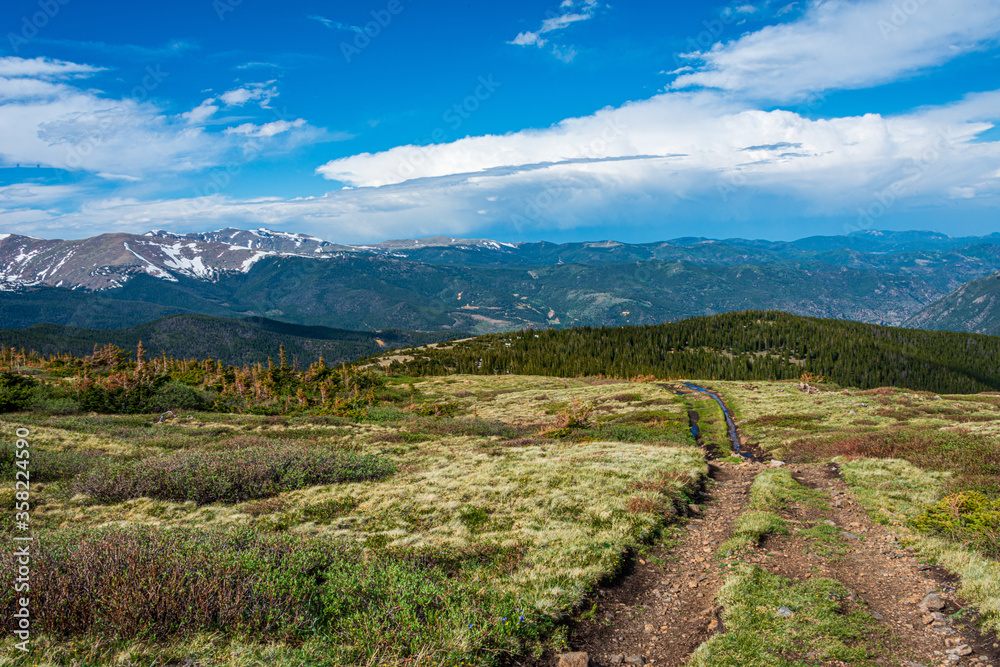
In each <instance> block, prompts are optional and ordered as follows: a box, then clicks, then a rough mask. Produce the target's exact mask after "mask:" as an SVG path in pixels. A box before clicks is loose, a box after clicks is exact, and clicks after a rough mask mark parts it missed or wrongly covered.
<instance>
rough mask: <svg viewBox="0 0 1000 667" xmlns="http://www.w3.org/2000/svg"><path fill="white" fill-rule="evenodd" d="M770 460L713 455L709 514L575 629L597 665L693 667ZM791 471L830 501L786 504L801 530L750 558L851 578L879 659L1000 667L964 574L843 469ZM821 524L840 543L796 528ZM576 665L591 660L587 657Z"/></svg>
mask: <svg viewBox="0 0 1000 667" xmlns="http://www.w3.org/2000/svg"><path fill="white" fill-rule="evenodd" d="M763 469H764V466H763V465H762V464H759V463H744V464H741V465H734V464H728V463H721V462H720V463H713V464H712V476H713V479H714V482H713V483H712V484H711V485H710V487H709V489H708V496H707V498H706V502H705V505H704V509H703V511H702V516H701V518H694V519H690V520H689V521H688V523H687V525H686V526H685V527H684V528H683V529H682V530H681V532H680V533H679V535H677V536H676V537H675V539H674V542H673V543H671V544H665V545H663V546H662V547H659V548H656V549H653V550H651V552H650V553H649V554H648V555H644V556H637V557H636V561H635V566H634V569H633V570H632V571H630V572H629V573H627V574H626V575H625V576H624V577H623V578H622V579H621V580H620V581H618V582H616V584H615V585H613V586H611V587H608V588H606V589H603V590H602V591H600V594H599V596H598V597H597V604H596V606H595V607H594V608H593V609H592V610H591V612H592V613H590V614H587V615H585V616H589V618H584V619H581V620H580V621H578V622H577V623H576V624H575V625H574V627H573V628H572V640H571V644H572V646H573V648H574V650H576V651H581V652H586V653H587V654H588V656H589V659H590V660H591V661H592V664H597V665H615V664H622V663H625V664H647V665H656V666H659V665H663V666H665V667H668V666H670V667H672V666H675V665H676V666H679V665H683V664H684V663H685V662H686V661H687V660H688V658H689V657H690V655H691V653H692V652H693V651H694V649H695V648H696V647H697V646H698V645H699V644H700V643H702V642H703V641H704V640H705V639H707V638H708V637H709V636H710V635H711V634H712V633H714V632H718V631H724V629H723V628H722V627H721V624H720V621H719V612H720V610H719V609H718V608H717V607H716V606H715V603H714V597H715V594H716V592H717V591H718V589H719V587H720V586H721V585H722V583H723V581H724V578H725V573H724V572H723V564H722V561H720V560H719V559H718V558H716V551H717V549H718V546H719V545H720V544H721V543H722V542H723V541H724V540H725V539H726V538H727V537H729V535H730V534H731V531H732V526H733V522H734V520H735V519H736V517H737V516H738V515H739V514H741V513H742V512H743V511H745V507H746V503H747V496H748V492H749V489H750V486H751V484H752V483H753V480H754V478H755V477H756V475H757V474H759V472H760V471H761V470H763ZM790 470H791V472H792V474H793V477H794V478H795V479H796V480H797V481H799V483H801V484H803V485H804V486H807V487H809V488H812V489H815V490H818V491H819V492H820V493H821V496H820V497H821V498H822V501H820V502H812V503H804V504H801V505H796V504H792V505H791V506H789V507H787V508H785V509H784V510H783V511H782V514H783V516H784V518H785V519H786V520H787V521H788V522H789V524H790V526H791V527H792V531H791V534H790V535H776V536H771V537H769V538H767V539H765V541H764V542H763V543H762V544H761V545H759V546H758V547H757V548H756V549H754V551H753V553H752V554H750V555H749V556H748V557H747V558H745V560H748V561H749V562H750V563H752V564H754V565H758V566H760V567H762V568H764V569H766V570H768V571H770V572H773V573H776V574H780V575H781V576H783V577H786V578H788V579H790V580H793V581H796V580H799V581H800V580H803V579H807V578H810V577H826V578H830V579H835V580H838V581H840V582H841V583H842V584H844V585H845V586H847V588H848V589H849V590H850V591H851V594H852V598H855V597H856V600H855V603H856V604H857V605H859V606H860V607H862V608H866V609H867V610H868V611H869V612H870V613H872V614H873V616H874V617H875V619H878V621H879V622H880V623H882V624H883V625H884V627H885V629H886V630H887V633H886V636H887V639H886V640H885V641H884V642H882V643H881V644H880V646H882V648H881V649H880V651H881V653H882V654H881V655H878V656H873V662H875V663H876V664H880V665H898V666H900V667H932V666H936V665H956V664H958V665H964V664H967V665H975V666H976V667H1000V644H998V640H997V637H996V636H994V635H990V636H983V635H981V634H980V633H979V632H978V630H977V628H976V623H975V621H976V616H975V614H974V613H973V612H972V610H969V609H966V608H965V606H964V604H963V602H962V600H961V599H959V598H958V597H956V595H955V592H956V588H955V583H954V580H953V579H952V578H951V577H949V575H948V574H947V573H946V572H944V571H942V570H940V569H938V568H935V567H931V566H929V565H926V564H924V563H922V562H921V561H920V560H919V559H917V558H916V557H915V555H914V553H913V552H912V550H910V549H906V548H904V547H902V546H901V545H900V544H899V543H898V542H897V540H896V536H895V535H893V534H892V532H891V530H890V529H888V528H887V527H884V526H880V525H878V524H874V523H872V522H871V521H870V520H869V519H868V517H867V515H866V514H865V513H864V511H863V510H862V509H861V508H860V507H859V506H858V505H857V504H856V503H855V502H854V500H853V498H852V497H851V494H850V491H849V490H848V488H847V486H846V485H845V484H844V482H843V481H841V480H840V478H839V474H838V472H837V469H836V467H835V466H832V465H831V466H812V465H793V466H790ZM817 525H825V526H835V527H836V529H837V530H836V531H834V532H837V531H839V538H838V539H837V541H836V543H834V544H832V545H831V544H821V543H818V542H817V541H816V540H815V539H812V538H809V537H803V536H801V535H799V534H798V530H800V529H807V528H810V527H813V526H817ZM563 663H564V665H572V664H573V663H572V662H571V661H566V660H564V661H563ZM577 664H583V663H580V662H579V657H578V658H577ZM802 664H804V665H805V664H819V663H817V662H816V661H810V662H803V663H802ZM829 664H833V663H829ZM837 664H843V663H837Z"/></svg>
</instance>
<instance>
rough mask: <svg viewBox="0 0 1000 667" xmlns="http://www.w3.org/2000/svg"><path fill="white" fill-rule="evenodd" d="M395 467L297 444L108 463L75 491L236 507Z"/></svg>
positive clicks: (114, 498)
mask: <svg viewBox="0 0 1000 667" xmlns="http://www.w3.org/2000/svg"><path fill="white" fill-rule="evenodd" d="M394 472H395V466H394V464H393V463H392V462H391V461H389V460H387V459H384V458H382V457H379V456H375V455H358V454H352V453H341V452H333V451H330V450H325V449H320V448H307V447H303V446H301V445H282V446H267V445H256V446H251V447H246V448H243V449H237V450H229V451H205V450H184V451H178V452H173V453H171V454H166V455H163V456H155V457H150V458H146V459H142V460H140V461H130V462H125V463H112V464H110V465H107V466H104V467H101V468H99V469H95V470H93V471H91V472H89V473H88V474H86V475H83V476H81V477H80V478H79V479H78V480H77V482H76V485H75V486H76V490H77V491H79V492H82V493H86V494H89V495H91V496H93V497H94V498H96V499H98V500H100V501H102V502H121V501H123V500H130V499H133V498H144V497H148V498H158V499H161V500H176V501H188V500H193V501H195V502H196V503H198V504H199V505H201V504H206V503H215V502H223V503H240V502H245V501H247V500H254V499H257V498H266V497H268V496H274V495H277V494H278V493H281V492H283V491H291V490H294V489H301V488H304V487H307V486H315V485H318V484H335V483H340V482H360V481H367V480H376V479H383V478H385V477H388V476H389V475H391V474H392V473H394Z"/></svg>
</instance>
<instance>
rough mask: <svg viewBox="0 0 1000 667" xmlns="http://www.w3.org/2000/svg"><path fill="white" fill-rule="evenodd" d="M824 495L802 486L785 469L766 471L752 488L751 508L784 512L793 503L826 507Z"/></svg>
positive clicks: (769, 469) (758, 476) (758, 477)
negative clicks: (823, 499)
mask: <svg viewBox="0 0 1000 667" xmlns="http://www.w3.org/2000/svg"><path fill="white" fill-rule="evenodd" d="M821 498H822V494H821V493H820V492H818V491H814V490H812V489H809V488H807V487H805V486H802V485H801V484H799V483H798V482H797V481H795V478H794V477H792V472H791V471H790V470H789V469H788V468H785V467H781V468H768V469H767V470H764V471H763V472H761V473H760V474H759V475H757V478H756V479H755V480H754V482H753V486H751V487H750V504H749V506H750V508H751V509H756V510H763V511H772V512H774V511H779V510H783V509H785V508H786V507H788V505H790V504H792V503H811V504H818V505H819V506H824V504H823V501H822V500H821Z"/></svg>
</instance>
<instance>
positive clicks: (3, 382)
mask: <svg viewBox="0 0 1000 667" xmlns="http://www.w3.org/2000/svg"><path fill="white" fill-rule="evenodd" d="M37 385H38V381H37V380H35V379H34V378H31V377H28V376H27V375H20V374H18V373H11V372H10V371H2V372H0V413H4V412H20V411H21V410H27V409H28V404H29V403H30V402H31V399H32V395H33V390H34V388H35V387H36V386H37Z"/></svg>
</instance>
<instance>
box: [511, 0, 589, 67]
mask: <svg viewBox="0 0 1000 667" xmlns="http://www.w3.org/2000/svg"><path fill="white" fill-rule="evenodd" d="M559 8H560V9H561V10H563V12H562V13H561V14H555V13H553V14H551V15H550V16H549V17H548V18H546V19H545V20H544V21H542V25H541V27H540V28H539V29H538V30H536V31H530V30H528V31H524V32H521V33H518V35H517V36H516V37H515V38H514V39H512V40H510V41H509V42H508V44H513V45H515V46H537V47H542V46H545V45H546V44H548V43H549V40H548V39H546V38H544V37H542V35H547V34H550V33H555V32H559V31H561V30H564V29H565V28H566V27H568V26H570V25H572V24H574V23H579V22H580V21H588V20H590V19H592V18H594V14H595V13H596V11H597V0H563V2H562V4H560V5H559ZM552 53H553V54H554V55H555V56H556V57H557V58H559V59H560V60H562V61H563V62H570V61H571V60H573V58H574V57H575V56H576V50H575V49H574V48H573V47H571V46H569V47H568V46H559V45H558V44H555V45H553V47H552Z"/></svg>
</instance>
